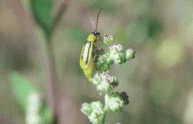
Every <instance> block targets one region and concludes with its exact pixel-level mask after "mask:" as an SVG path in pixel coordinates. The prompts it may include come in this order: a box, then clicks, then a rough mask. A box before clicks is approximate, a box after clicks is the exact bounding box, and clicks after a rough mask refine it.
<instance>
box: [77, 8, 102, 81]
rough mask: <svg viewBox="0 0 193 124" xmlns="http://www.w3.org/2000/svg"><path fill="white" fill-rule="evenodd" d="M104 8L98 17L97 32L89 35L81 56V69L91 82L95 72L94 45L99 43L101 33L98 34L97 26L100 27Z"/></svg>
mask: <svg viewBox="0 0 193 124" xmlns="http://www.w3.org/2000/svg"><path fill="white" fill-rule="evenodd" d="M102 9H103V8H101V9H100V10H99V12H98V15H97V22H96V29H95V32H92V33H91V34H89V35H88V37H87V39H86V41H85V43H84V45H83V47H82V51H81V54H80V67H81V68H82V70H83V72H84V74H85V76H86V77H87V78H88V80H89V82H92V77H91V74H92V71H93V70H94V60H93V59H94V55H93V48H94V43H96V41H97V36H99V35H100V33H99V32H97V26H98V17H99V14H100V12H101V10H102Z"/></svg>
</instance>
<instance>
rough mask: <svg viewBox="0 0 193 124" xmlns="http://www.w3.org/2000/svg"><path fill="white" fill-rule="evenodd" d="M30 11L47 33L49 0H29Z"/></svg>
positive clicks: (48, 28)
mask: <svg viewBox="0 0 193 124" xmlns="http://www.w3.org/2000/svg"><path fill="white" fill-rule="evenodd" d="M31 6H32V11H33V14H34V16H35V19H36V21H37V23H38V24H39V25H40V26H41V27H42V28H43V29H44V31H45V32H46V33H47V34H49V32H50V29H51V24H52V20H51V16H50V15H51V9H52V2H51V0H31Z"/></svg>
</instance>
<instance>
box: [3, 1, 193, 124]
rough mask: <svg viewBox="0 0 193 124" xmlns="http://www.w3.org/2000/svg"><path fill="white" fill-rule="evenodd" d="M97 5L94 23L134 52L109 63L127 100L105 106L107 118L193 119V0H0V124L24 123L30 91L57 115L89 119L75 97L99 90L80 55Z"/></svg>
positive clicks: (135, 123) (146, 121)
mask: <svg viewBox="0 0 193 124" xmlns="http://www.w3.org/2000/svg"><path fill="white" fill-rule="evenodd" d="M41 2H42V3H41ZM50 2H52V4H50ZM62 7H64V10H63V13H62V16H61V19H60V20H59V21H58V22H57V23H56V24H55V25H56V26H55V27H54V30H52V29H51V24H52V22H53V20H52V18H53V19H54V18H57V16H58V13H59V12H60V9H61V8H62ZM51 8H52V9H51ZM100 8H103V11H102V12H101V14H100V18H99V24H98V31H99V32H100V33H101V34H104V33H106V34H113V35H114V36H115V38H116V39H117V41H120V42H119V43H121V44H123V45H124V47H125V48H133V49H135V51H136V55H135V59H133V60H131V61H130V62H129V63H126V64H123V65H114V66H113V67H112V70H111V71H112V72H113V74H114V75H115V76H118V79H119V83H120V85H119V86H118V88H117V89H116V90H117V91H125V92H127V94H128V95H129V100H130V103H129V105H128V106H126V107H125V108H124V110H123V112H121V113H113V112H109V113H107V117H106V124H116V123H118V122H119V123H122V124H192V123H193V54H192V53H193V40H192V39H193V1H192V0H184V1H179V0H53V1H49V0H42V1H41V0H31V1H30V0H1V1H0V123H1V124H23V123H27V122H26V106H27V103H26V99H27V94H28V93H29V92H31V91H35V92H38V93H40V94H41V96H42V97H43V99H44V101H45V104H46V106H49V107H50V108H52V107H53V106H54V108H55V109H56V111H57V115H58V119H57V120H58V123H60V124H89V123H90V122H89V121H88V119H87V117H86V116H84V115H83V114H82V113H81V112H80V108H81V104H82V103H83V102H91V101H94V100H97V99H100V100H103V97H102V96H100V95H99V93H98V92H97V91H96V88H95V86H93V85H91V84H88V81H87V79H86V77H85V76H84V74H83V72H82V70H81V68H80V67H79V56H80V51H81V48H82V44H83V43H84V40H85V39H86V37H87V36H88V34H89V33H90V32H93V31H94V27H93V23H96V16H97V12H98V10H99V9H100ZM49 16H50V17H51V19H50V18H48V17H49ZM50 29H51V30H52V32H51V33H50V32H49V31H50ZM96 46H101V47H106V46H105V45H103V44H102V42H99V43H97V44H96ZM49 53H51V54H49ZM50 56H51V57H50ZM50 58H51V59H50ZM53 63H54V66H51V65H52V64H53ZM50 67H53V69H52V68H51V69H50ZM52 75H55V76H54V77H57V78H54V80H55V82H54V83H52V77H51V76H52ZM53 85H54V86H53ZM54 111H55V110H54ZM45 123H50V122H45Z"/></svg>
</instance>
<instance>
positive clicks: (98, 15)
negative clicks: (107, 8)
mask: <svg viewBox="0 0 193 124" xmlns="http://www.w3.org/2000/svg"><path fill="white" fill-rule="evenodd" d="M102 9H103V8H101V9H100V10H99V12H98V15H97V22H96V28H95V32H97V27H98V20H99V14H100V12H101V10H102Z"/></svg>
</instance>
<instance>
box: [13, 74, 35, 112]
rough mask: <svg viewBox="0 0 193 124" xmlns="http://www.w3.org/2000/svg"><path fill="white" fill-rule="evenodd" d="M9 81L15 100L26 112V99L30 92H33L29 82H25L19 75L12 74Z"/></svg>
mask: <svg viewBox="0 0 193 124" xmlns="http://www.w3.org/2000/svg"><path fill="white" fill-rule="evenodd" d="M10 80H11V83H12V85H13V89H14V91H15V95H16V99H17V101H18V103H20V105H21V106H22V107H23V109H24V110H25V111H26V109H27V104H28V97H29V95H30V93H31V92H34V91H35V90H34V88H33V87H32V86H31V85H30V82H29V81H27V80H26V79H25V78H24V77H23V76H22V75H21V74H19V73H17V72H13V73H11V75H10Z"/></svg>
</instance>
